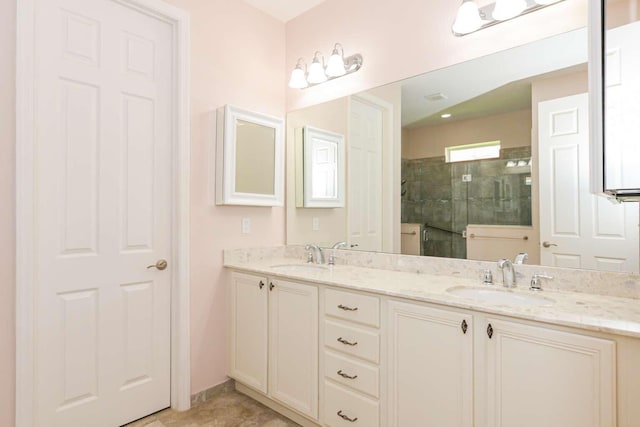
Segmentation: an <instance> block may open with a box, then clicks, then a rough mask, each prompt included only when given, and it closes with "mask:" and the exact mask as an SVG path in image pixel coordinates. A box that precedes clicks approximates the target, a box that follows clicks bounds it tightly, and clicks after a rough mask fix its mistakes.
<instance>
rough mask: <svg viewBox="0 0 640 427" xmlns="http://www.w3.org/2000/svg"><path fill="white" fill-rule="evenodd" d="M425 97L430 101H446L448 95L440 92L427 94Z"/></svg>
mask: <svg viewBox="0 0 640 427" xmlns="http://www.w3.org/2000/svg"><path fill="white" fill-rule="evenodd" d="M424 99H426V100H427V101H430V102H436V101H444V100H445V99H447V96H446V95H445V94H443V93H440V92H438V93H433V94H431V95H426V96H425V97H424Z"/></svg>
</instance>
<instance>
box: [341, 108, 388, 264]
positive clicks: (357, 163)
mask: <svg viewBox="0 0 640 427" xmlns="http://www.w3.org/2000/svg"><path fill="white" fill-rule="evenodd" d="M350 105H351V112H350V121H349V168H348V169H349V203H348V205H349V210H348V214H347V215H348V224H349V245H350V247H351V248H353V249H356V250H363V251H381V250H382V200H381V197H382V128H383V123H382V111H381V110H380V109H378V108H376V107H375V106H374V105H371V104H369V103H367V102H364V101H363V100H360V99H357V98H352V99H351V104H350ZM364 190H366V191H364Z"/></svg>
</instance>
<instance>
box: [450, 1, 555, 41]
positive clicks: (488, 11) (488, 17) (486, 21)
mask: <svg viewBox="0 0 640 427" xmlns="http://www.w3.org/2000/svg"><path fill="white" fill-rule="evenodd" d="M468 1H472V0H464V1H463V4H464V3H466V2H468ZM563 1H564V0H556V1H552V2H550V3H545V2H540V3H538V2H537V1H536V0H526V7H525V8H524V10H522V12H520V13H519V14H518V15H516V16H514V17H512V18H509V19H505V20H497V19H494V18H493V17H492V15H493V11H494V9H495V7H496V3H489V4H487V5H485V6H482V7H480V8H478V13H479V15H480V18H481V19H482V23H481V24H480V25H479V26H478V27H477V28H475V29H473V31H468V32H456V30H455V29H454V28H455V23H454V25H453V26H452V28H451V32H452V33H453V35H454V36H456V37H462V36H466V35H467V34H471V33H475V32H476V31H479V30H483V29H485V28H489V27H492V26H494V25H496V24H499V23H501V22H506V21H510V20H511V19H515V18H517V17H519V16H522V15H526V14H528V13H531V12H535V11H537V10H540V9H544V8H545V7H548V6H552V5H554V4H557V3H561V2H563ZM461 7H462V6H461Z"/></svg>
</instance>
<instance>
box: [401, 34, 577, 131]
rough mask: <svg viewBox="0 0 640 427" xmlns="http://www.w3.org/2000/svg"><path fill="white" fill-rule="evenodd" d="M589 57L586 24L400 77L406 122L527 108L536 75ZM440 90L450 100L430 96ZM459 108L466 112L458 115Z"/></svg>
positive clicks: (411, 125) (405, 124) (410, 124)
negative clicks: (435, 98) (415, 74)
mask: <svg viewBox="0 0 640 427" xmlns="http://www.w3.org/2000/svg"><path fill="white" fill-rule="evenodd" d="M558 46H561V48H558ZM586 62H587V34H586V30H584V29H581V30H576V31H571V32H568V33H565V34H561V35H559V36H555V37H551V38H548V39H544V40H540V41H537V42H534V43H530V44H528V45H524V46H520V47H517V48H513V49H508V50H505V51H501V52H498V53H495V54H492V55H488V56H484V57H481V58H478V59H475V60H472V61H467V62H463V63H460V64H457V65H454V66H452V67H448V68H443V69H440V70H436V71H433V72H430V73H426V74H423V75H420V76H416V77H413V78H411V79H407V80H404V81H402V82H400V85H401V87H402V126H403V127H407V128H414V127H419V126H425V125H429V124H435V123H436V122H437V121H439V122H440V124H441V123H442V119H441V118H440V116H439V114H440V113H444V112H450V113H452V114H454V117H452V118H451V119H448V120H449V121H452V119H453V120H455V119H462V118H471V117H472V116H473V114H472V109H474V110H476V111H478V110H483V109H484V114H488V113H493V114H497V113H500V112H505V111H512V110H514V109H518V108H525V107H524V105H525V104H526V103H527V102H529V105H530V89H529V88H530V84H531V81H532V80H534V79H536V78H540V76H541V75H545V74H548V73H550V72H553V71H556V70H562V69H566V68H569V69H571V68H573V67H576V66H579V65H580V64H585V63H586ZM506 82H517V83H512V84H510V85H508V86H511V87H510V89H516V93H514V94H511V93H510V91H509V90H507V89H508V88H503V86H505V83H506ZM527 92H529V93H527ZM436 93H442V94H444V95H445V96H446V99H441V100H438V101H429V100H427V99H426V98H425V97H426V96H428V95H432V94H436ZM487 93H489V94H488V95H487V96H483V95H485V94H487ZM476 98H477V99H476ZM471 100H473V101H471ZM463 103H464V104H463ZM467 103H469V104H467ZM459 104H461V105H459ZM465 104H466V105H465ZM450 110H451V111H450ZM456 110H457V112H458V113H460V115H459V116H457V117H456V114H455V112H456ZM475 115H477V114H475ZM434 116H435V117H434ZM436 119H437V120H436Z"/></svg>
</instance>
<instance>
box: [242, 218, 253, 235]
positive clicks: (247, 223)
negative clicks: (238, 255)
mask: <svg viewBox="0 0 640 427" xmlns="http://www.w3.org/2000/svg"><path fill="white" fill-rule="evenodd" d="M250 232H251V219H249V218H242V234H249V233H250Z"/></svg>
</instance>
